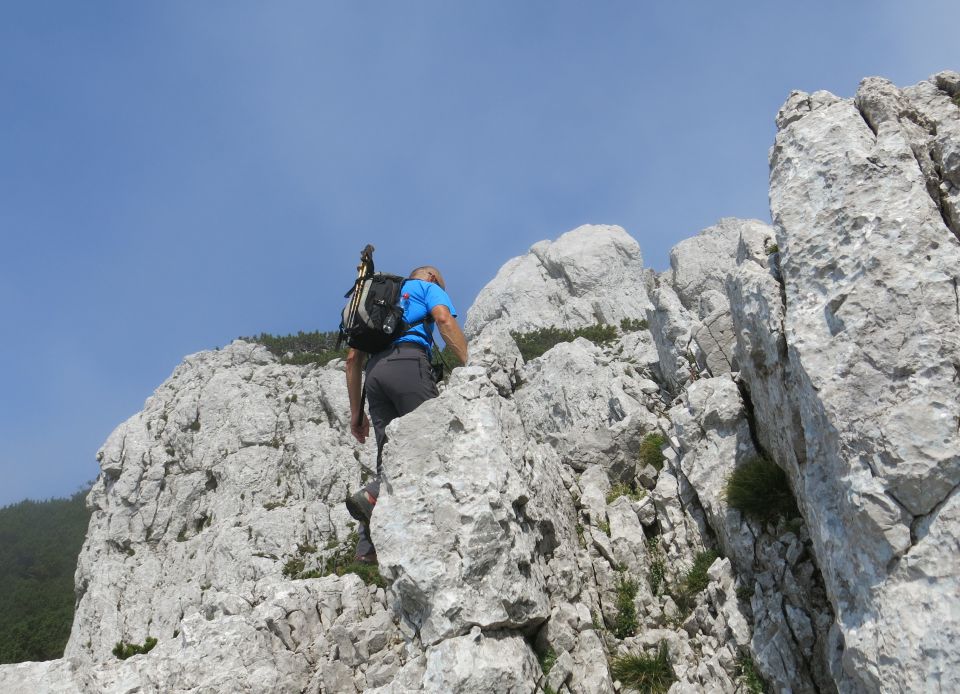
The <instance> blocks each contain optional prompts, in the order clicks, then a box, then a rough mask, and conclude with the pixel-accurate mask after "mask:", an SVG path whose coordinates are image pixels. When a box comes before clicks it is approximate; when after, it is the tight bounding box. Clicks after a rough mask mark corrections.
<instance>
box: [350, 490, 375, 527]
mask: <svg viewBox="0 0 960 694" xmlns="http://www.w3.org/2000/svg"><path fill="white" fill-rule="evenodd" d="M346 504H347V511H348V512H349V513H350V515H351V516H353V517H354V518H356V519H357V520H358V521H360V522H361V523H365V524H369V523H370V514H371V513H373V507H374V506H376V505H377V497H375V496H373V495H372V494H370V493H369V492H368V491H367V490H366V489H361V490H360V491H359V492H357V493H356V494H353V495H351V496H348V497H347V501H346Z"/></svg>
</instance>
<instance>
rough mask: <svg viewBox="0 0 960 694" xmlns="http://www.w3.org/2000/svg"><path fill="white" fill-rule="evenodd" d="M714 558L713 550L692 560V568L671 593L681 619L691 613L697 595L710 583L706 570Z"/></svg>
mask: <svg viewBox="0 0 960 694" xmlns="http://www.w3.org/2000/svg"><path fill="white" fill-rule="evenodd" d="M716 558H717V553H716V552H714V551H713V550H706V551H704V552H700V553H699V554H698V555H697V556H696V558H694V560H693V566H692V567H691V568H690V570H689V571H688V572H687V575H686V576H684V577H683V581H682V582H681V583H680V585H679V586H678V587H677V589H676V590H673V591H671V593H670V594H671V597H672V598H673V602H674V603H675V604H676V605H677V609H679V610H680V614H681V615H682V616H683V618H686V616H687V615H689V614H690V612H692V611H693V608H694V606H695V605H696V603H697V594H699V593H700V592H701V591H702V590H703V589H704V588H706V587H707V584H708V583H710V579H709V578H708V577H707V569H709V568H710V565H711V564H713V562H714V561H715V560H716Z"/></svg>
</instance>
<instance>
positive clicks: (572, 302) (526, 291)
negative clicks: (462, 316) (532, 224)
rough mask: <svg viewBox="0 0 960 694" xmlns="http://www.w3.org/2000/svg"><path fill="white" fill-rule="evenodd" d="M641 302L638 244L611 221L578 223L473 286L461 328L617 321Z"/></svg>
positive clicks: (640, 308)
mask: <svg viewBox="0 0 960 694" xmlns="http://www.w3.org/2000/svg"><path fill="white" fill-rule="evenodd" d="M648 306H649V300H648V299H647V293H646V289H645V286H644V279H643V256H642V254H641V252H640V246H639V245H638V244H637V242H636V241H634V240H633V238H631V237H630V236H629V235H627V233H626V232H625V231H624V230H623V229H622V228H620V227H617V226H602V225H601V226H591V225H587V226H582V227H578V228H577V229H574V230H573V231H569V232H567V233H566V234H563V235H562V236H560V238H558V239H557V240H556V241H553V242H550V241H541V242H539V243H536V244H534V245H533V246H532V247H531V248H530V253H528V254H527V255H525V256H520V257H517V258H514V259H513V260H510V261H508V262H507V263H506V264H505V265H504V266H503V267H502V268H501V269H500V272H498V273H497V276H496V277H495V278H494V279H493V280H492V281H491V282H490V283H489V284H488V285H487V286H486V287H484V288H483V290H481V292H480V294H479V295H478V296H477V298H476V301H474V304H473V306H471V307H470V311H469V312H468V313H467V321H466V325H465V328H464V332H465V333H466V335H467V338H468V339H470V340H473V339H474V338H475V337H477V336H478V335H479V334H480V332H481V331H483V330H489V329H499V330H506V331H517V332H529V331H531V330H536V329H537V328H547V327H550V326H554V325H555V326H557V327H563V328H578V327H583V326H588V325H595V324H597V323H605V324H610V325H619V324H620V321H621V320H623V319H624V318H631V319H637V318H642V317H643V316H644V315H645V312H646V309H647V307H648Z"/></svg>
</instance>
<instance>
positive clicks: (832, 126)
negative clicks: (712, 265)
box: [751, 73, 960, 690]
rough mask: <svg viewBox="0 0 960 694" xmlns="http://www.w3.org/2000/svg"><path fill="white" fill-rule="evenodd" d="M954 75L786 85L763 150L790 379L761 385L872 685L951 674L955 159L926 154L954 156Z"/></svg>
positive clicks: (957, 464)
mask: <svg viewBox="0 0 960 694" xmlns="http://www.w3.org/2000/svg"><path fill="white" fill-rule="evenodd" d="M955 82H956V77H955V73H946V74H944V75H941V76H938V77H936V78H933V79H932V80H931V81H929V82H927V83H926V84H921V85H919V86H918V87H915V88H911V89H908V90H903V91H901V90H898V89H897V88H895V87H894V86H893V85H891V84H890V83H889V82H886V81H885V80H880V79H868V80H864V82H863V84H862V85H861V87H860V89H859V90H858V93H857V96H856V98H855V99H853V100H839V99H836V98H833V99H830V98H826V97H824V96H823V95H820V96H816V95H814V97H805V96H803V95H793V96H792V97H791V99H790V100H789V101H788V102H787V104H786V105H785V106H784V108H783V109H782V111H781V114H780V116H779V121H780V123H781V125H780V131H779V132H778V134H777V139H776V143H775V145H774V148H773V149H772V150H771V190H770V199H771V208H772V212H773V217H774V225H775V227H776V229H777V242H778V244H779V246H780V251H781V272H782V276H783V280H784V295H785V297H786V306H787V310H786V312H785V318H784V330H783V332H784V336H785V339H786V346H787V355H788V363H787V364H786V365H784V368H785V369H788V370H789V374H788V378H787V381H786V382H781V383H780V385H779V388H780V389H786V388H789V389H791V390H792V393H791V394H790V395H789V396H783V395H782V394H772V395H773V397H772V398H771V399H772V400H773V401H774V402H775V403H780V405H779V406H781V407H782V406H783V403H785V402H789V401H790V399H791V398H792V399H793V400H794V402H795V406H794V408H792V409H793V413H792V414H793V417H791V418H790V419H787V420H785V421H791V419H793V418H796V419H798V420H799V425H798V426H793V427H792V431H791V433H792V434H800V435H802V438H801V439H799V440H793V441H791V442H783V446H782V448H784V449H792V450H794V451H796V458H797V460H796V462H795V463H794V462H791V461H785V464H787V465H789V467H790V468H791V469H793V470H794V475H795V482H796V485H797V487H798V489H799V490H800V496H801V499H802V505H803V508H804V511H805V515H806V517H807V520H808V521H809V523H810V527H811V529H812V533H813V537H814V545H815V548H816V553H817V557H818V560H819V561H820V563H821V567H822V568H823V571H824V578H825V580H826V584H827V589H828V591H829V594H830V598H831V601H832V602H833V604H834V607H835V609H836V611H837V617H838V619H839V622H840V626H841V631H842V633H843V637H844V641H845V644H846V649H845V650H844V653H843V669H844V671H845V672H846V673H847V674H848V675H849V676H851V677H853V678H856V679H858V680H859V681H860V682H861V685H862V686H863V687H866V688H870V689H875V688H884V687H892V688H897V689H902V690H916V689H921V688H923V687H925V686H927V684H928V683H929V682H931V681H937V682H939V685H940V686H941V687H943V688H944V689H953V688H956V687H957V686H958V684H960V681H958V679H957V677H958V675H957V673H960V654H958V652H957V650H956V649H955V648H953V647H952V646H950V645H948V644H952V643H954V642H955V641H956V640H957V637H958V632H960V615H958V614H955V613H954V612H953V611H950V610H946V611H945V610H944V609H943V606H944V605H948V604H955V603H956V595H957V593H958V584H957V575H958V574H960V564H958V561H960V560H958V559H957V555H956V553H946V554H945V553H944V546H945V544H944V543H946V546H948V547H949V546H953V547H955V546H957V538H956V530H955V528H954V529H952V530H951V524H950V520H949V518H950V514H951V509H952V508H953V504H954V503H955V502H954V497H955V493H956V487H957V483H958V481H960V437H958V435H957V423H958V421H960V397H958V396H960V392H958V391H960V385H958V379H957V370H956V365H957V364H958V363H960V322H958V313H960V309H958V305H960V304H958V300H957V296H958V294H957V282H958V268H960V243H958V241H957V237H956V235H955V233H956V229H952V228H951V226H952V222H951V215H952V214H953V213H952V212H951V211H950V210H951V207H950V205H951V201H950V199H949V198H950V194H951V192H952V191H953V187H952V186H953V183H952V181H951V176H953V173H950V172H952V171H954V169H952V168H951V166H950V165H947V166H946V167H942V166H940V167H938V166H936V165H935V164H931V163H930V161H928V160H930V159H932V160H933V161H934V162H936V159H937V157H940V158H943V157H944V156H946V157H947V158H948V159H950V156H951V155H950V154H949V151H950V148H951V147H952V146H954V145H953V144H950V143H955V142H956V138H955V137H951V136H950V135H949V134H948V136H947V138H946V139H947V140H948V142H947V143H945V142H942V141H939V140H938V135H936V134H935V133H942V132H946V133H953V132H954V131H955V128H956V127H957V120H958V118H960V112H958V110H957V109H956V107H955V106H954V105H953V104H951V103H950V92H949V91H944V90H943V88H942V86H947V85H950V84H955ZM950 88H951V89H952V87H950ZM950 161H952V159H950ZM943 171H946V172H948V173H947V174H946V175H944V174H943V173H942V172H943ZM938 191H940V192H942V191H946V193H945V195H946V197H945V198H944V196H942V195H941V194H940V192H938ZM751 294H752V296H757V294H756V293H754V292H752V293H751ZM766 296H769V293H766ZM761 320H762V319H761ZM775 388H776V386H774V385H772V384H758V386H757V387H754V386H751V390H754V389H755V390H756V391H757V393H758V394H760V393H763V392H764V391H767V392H770V391H772V390H773V389H775ZM754 400H755V403H754V404H755V406H756V407H757V408H758V409H759V408H762V407H765V406H766V403H765V402H764V401H763V400H761V399H760V398H758V397H755V398H754ZM794 465H795V466H796V467H794ZM935 537H936V538H937V541H934V539H933V538H935ZM852 548H856V549H855V551H852ZM935 557H936V558H935ZM934 566H936V568H934ZM921 585H922V586H923V588H920V586H921ZM921 595H922V596H923V597H921ZM920 654H924V655H922V656H921V655H920Z"/></svg>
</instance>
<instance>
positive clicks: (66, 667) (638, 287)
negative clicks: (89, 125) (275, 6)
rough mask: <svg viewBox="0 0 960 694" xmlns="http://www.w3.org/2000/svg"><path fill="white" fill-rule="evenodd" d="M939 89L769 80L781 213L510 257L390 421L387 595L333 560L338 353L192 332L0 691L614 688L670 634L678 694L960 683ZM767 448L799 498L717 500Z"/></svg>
mask: <svg viewBox="0 0 960 694" xmlns="http://www.w3.org/2000/svg"><path fill="white" fill-rule="evenodd" d="M958 94H960V76H958V75H957V74H956V73H942V74H940V75H937V76H935V77H933V78H931V79H930V80H928V81H925V82H922V83H920V84H919V85H916V86H914V87H909V88H905V89H898V88H896V87H894V86H893V85H891V84H889V83H888V82H886V81H884V80H880V79H876V78H871V79H868V80H865V81H864V83H863V84H862V86H861V88H860V90H859V91H858V93H857V95H856V97H855V98H853V99H847V100H843V99H839V98H837V97H835V96H833V95H831V94H828V93H826V92H817V93H814V94H802V93H794V94H792V95H791V96H790V98H789V99H788V100H787V103H786V104H785V105H784V107H783V108H782V109H781V111H780V113H779V114H778V116H777V124H778V133H777V137H776V141H775V144H774V147H773V149H772V150H771V153H770V158H771V189H770V200H771V208H772V213H773V214H772V217H773V225H772V226H771V225H767V224H765V223H763V222H760V221H757V220H740V219H732V218H728V219H722V220H720V221H719V222H718V223H717V224H716V225H714V226H712V227H710V228H708V229H705V230H703V231H701V232H700V233H699V234H697V235H695V236H692V237H691V238H690V239H687V240H686V241H683V242H681V243H680V244H678V245H677V246H676V247H675V248H674V249H673V250H672V252H671V256H670V261H671V266H670V269H669V270H667V271H666V272H663V273H660V274H659V275H658V274H656V273H653V272H652V271H650V270H647V269H644V267H643V261H642V255H641V252H640V246H639V244H638V243H637V241H635V240H634V239H633V238H631V237H630V236H628V235H627V233H626V232H625V231H624V230H623V229H621V228H619V227H610V226H584V227H580V228H578V229H574V230H572V231H569V232H567V233H566V234H563V235H561V236H560V237H559V238H558V239H556V240H555V241H542V242H540V243H537V244H535V245H534V246H533V247H532V248H531V249H530V252H529V253H527V254H526V255H523V256H521V257H518V258H515V259H513V260H511V261H509V262H508V263H506V264H505V265H504V267H503V268H501V270H500V271H499V272H498V273H497V274H496V276H495V277H494V279H493V280H492V281H491V282H490V283H489V284H488V285H487V286H486V287H485V288H484V289H483V290H482V291H481V293H480V295H479V296H478V298H477V300H476V302H475V304H474V306H473V307H472V308H471V309H470V311H469V314H468V319H467V326H466V329H467V334H468V335H469V337H470V352H471V359H470V363H469V364H468V365H466V366H465V367H462V368H460V369H457V370H456V371H455V372H454V373H453V374H452V376H451V377H450V379H449V381H448V382H447V383H446V384H445V385H444V386H443V387H442V389H441V393H440V396H439V397H438V398H436V399H434V400H431V401H428V402H427V403H425V404H424V405H422V406H421V407H420V408H419V409H417V410H416V411H415V412H413V413H411V414H410V415H408V416H406V417H403V418H400V419H398V420H396V421H395V422H393V423H392V424H391V425H390V427H389V428H388V436H389V442H388V443H387V445H386V447H385V450H384V459H383V475H384V476H383V487H382V491H381V496H380V498H379V500H378V503H377V505H376V508H375V510H374V513H373V518H372V523H371V533H372V537H373V540H374V542H375V543H376V545H377V549H378V553H379V559H380V565H379V572H380V574H381V576H382V578H383V585H384V586H385V587H381V586H378V585H377V584H376V583H372V584H367V583H365V582H364V580H363V579H362V578H361V577H360V575H357V574H354V573H346V574H344V575H336V574H335V573H331V571H330V567H331V566H332V565H333V562H334V561H341V560H342V559H343V556H344V554H345V553H349V552H350V550H351V548H352V542H353V538H352V536H351V531H352V530H353V529H354V528H353V524H352V520H351V519H350V518H349V516H348V515H347V513H346V510H345V508H344V506H343V499H344V497H345V496H346V494H347V493H348V491H350V490H353V489H356V488H357V487H358V486H359V485H360V484H361V482H362V480H363V479H364V478H365V477H366V476H368V475H369V474H370V472H371V468H372V466H373V464H374V459H375V450H374V447H373V445H372V444H371V443H368V444H367V445H366V446H360V445H358V444H357V443H356V442H355V441H354V440H353V439H352V437H351V436H350V435H349V426H348V422H347V413H348V403H347V395H346V389H345V386H344V377H343V364H342V362H333V363H331V364H330V365H327V366H324V367H320V366H316V365H313V366H293V365H284V364H281V363H279V361H278V360H277V359H276V357H274V356H272V355H271V354H270V353H269V352H268V351H267V350H266V349H265V348H263V347H261V346H258V345H254V344H250V343H247V342H242V341H238V342H235V343H233V344H232V345H229V346H228V347H226V348H224V349H222V350H215V351H210V352H202V353H199V354H195V355H191V356H189V357H187V358H186V359H185V360H184V362H183V363H182V364H181V365H180V366H179V367H177V369H176V370H175V371H174V373H173V374H172V375H171V377H170V378H169V379H168V380H167V381H165V382H164V383H163V384H162V385H161V386H160V387H159V388H158V389H157V391H156V392H155V393H154V395H153V396H151V397H150V398H149V399H148V400H147V402H146V403H145V406H144V409H143V411H142V412H140V413H138V414H136V415H134V416H133V417H131V418H130V419H129V420H128V421H126V422H124V423H123V424H121V425H120V426H119V427H118V428H117V430H116V431H115V432H114V433H113V434H111V436H110V437H109V439H108V440H107V442H106V443H105V444H104V446H103V449H102V450H101V451H100V454H99V460H100V466H101V474H100V477H99V478H98V480H97V483H96V484H95V486H94V488H93V490H92V491H91V493H90V496H89V504H90V505H91V506H92V507H93V510H94V513H93V516H92V519H91V523H90V527H89V531H88V535H87V540H86V543H85V545H84V548H83V550H82V553H81V556H80V560H79V565H78V569H77V576H76V579H77V596H78V604H77V611H76V619H75V622H74V627H73V633H72V636H71V639H70V643H69V644H68V648H67V653H66V655H65V657H64V658H63V659H60V660H57V661H52V662H50V663H24V664H18V665H10V666H2V667H0V691H4V692H5V691H31V692H57V693H67V692H98V693H99V692H132V691H149V692H153V691H163V692H184V693H185V692H207V691H231V692H233V691H236V692H290V691H300V692H309V693H310V694H317V693H320V692H324V693H326V692H348V693H353V692H379V693H380V694H387V693H393V694H401V693H404V694H405V693H407V692H438V693H439V692H444V693H447V692H464V693H471V692H477V693H478V694H479V693H480V692H484V693H486V692H491V691H504V692H541V691H544V690H546V689H547V688H549V689H551V690H552V691H554V692H557V693H558V694H560V693H576V694H610V693H612V692H615V691H629V690H630V687H631V686H633V685H632V684H631V683H630V682H629V681H621V682H620V684H619V685H617V684H616V681H617V676H615V674H614V673H617V672H620V670H619V669H617V668H616V667H613V666H614V665H615V664H617V663H620V662H622V661H621V659H623V658H630V657H636V656H638V655H645V656H649V657H653V656H655V655H657V654H658V653H664V654H665V656H664V657H665V658H666V663H665V665H666V666H667V667H668V669H669V671H670V672H671V673H672V675H671V677H672V678H673V680H674V681H675V683H676V684H675V685H674V688H673V689H672V690H671V691H680V692H701V691H715V692H736V691H744V687H745V686H746V679H745V678H746V677H747V675H748V674H749V673H751V672H755V673H756V674H757V675H758V676H760V677H761V678H762V679H763V680H764V681H765V683H766V684H767V685H768V686H769V687H770V688H771V689H772V690H774V691H788V690H789V691H793V692H827V691H839V692H871V691H888V690H896V691H925V690H927V689H937V690H942V691H953V690H955V689H958V688H960V682H958V681H957V679H958V673H960V663H958V662H957V661H958V655H957V654H958V649H957V648H956V647H955V646H954V643H955V642H956V641H957V639H958V636H960V634H958V631H960V629H958V624H960V615H958V614H957V608H956V605H957V600H956V596H957V595H958V593H960V586H958V575H960V566H958V561H960V560H958V557H960V552H958V549H960V548H958V541H957V531H958V519H957V518H956V516H957V515H958V513H960V511H958V508H957V506H958V502H957V500H956V493H955V490H956V487H957V484H958V481H960V437H958V423H960V404H958V403H960V397H958V396H960V392H958V389H960V376H958V374H960V299H958V295H960V294H958V290H957V286H958V279H960V277H958V272H960V243H958V240H957V233H958V224H957V220H958V185H960V153H958V145H957V142H958V137H957V135H958V128H960V108H958V107H957V105H956V103H957V100H958V99H960V97H958ZM644 320H645V321H646V323H644V322H643V321H644ZM598 323H603V324H607V325H612V326H614V327H615V330H614V331H613V334H612V336H611V337H610V339H609V340H607V341H600V340H598V341H597V342H596V343H595V342H591V341H590V340H588V339H586V338H584V337H578V338H576V339H574V340H572V341H566V342H560V343H558V344H555V345H552V346H547V347H548V348H547V349H546V351H545V352H543V353H542V354H539V355H533V354H531V353H525V352H524V350H523V349H521V347H522V345H523V340H522V339H520V335H521V334H523V333H528V332H530V331H533V330H536V329H539V328H545V327H550V326H556V327H558V328H565V329H568V330H572V329H576V328H584V327H588V326H595V325H596V324H598ZM653 436H659V437H661V438H659V439H657V440H658V441H661V442H662V443H661V444H657V443H653V444H651V443H650V442H651V441H652V440H653V439H652V438H651V437H653ZM651 446H652V448H651ZM758 456H765V457H767V458H768V459H770V460H771V461H773V463H775V464H776V465H778V466H780V467H781V468H782V469H783V470H784V471H785V472H786V473H787V477H788V479H789V482H790V488H791V490H792V492H793V494H794V496H795V497H796V503H797V507H798V509H799V512H800V514H801V517H799V518H784V517H781V518H776V519H772V520H765V521H758V520H757V519H756V518H754V517H747V516H745V515H743V514H742V513H741V512H740V511H739V510H738V509H737V508H734V507H733V506H732V505H731V503H730V501H729V500H728V497H727V494H726V487H727V481H728V479H729V478H730V477H731V475H734V474H735V473H736V472H737V470H739V469H740V468H741V467H742V466H744V465H746V464H748V463H750V462H751V461H753V460H754V459H755V458H757V457H758ZM710 552H714V553H716V556H715V555H714V554H711V553H710ZM148 637H153V638H156V639H157V644H156V646H155V648H153V649H152V650H151V651H150V652H149V653H146V654H141V655H135V656H133V657H132V658H129V659H128V660H119V659H117V658H116V657H115V656H114V655H113V653H112V651H113V649H114V646H115V645H116V644H117V643H118V642H120V641H123V642H126V643H128V644H130V643H132V644H143V643H144V642H145V641H146V639H147V638H148Z"/></svg>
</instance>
